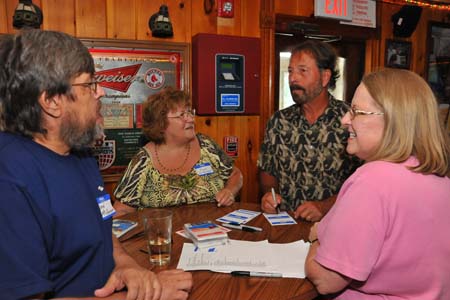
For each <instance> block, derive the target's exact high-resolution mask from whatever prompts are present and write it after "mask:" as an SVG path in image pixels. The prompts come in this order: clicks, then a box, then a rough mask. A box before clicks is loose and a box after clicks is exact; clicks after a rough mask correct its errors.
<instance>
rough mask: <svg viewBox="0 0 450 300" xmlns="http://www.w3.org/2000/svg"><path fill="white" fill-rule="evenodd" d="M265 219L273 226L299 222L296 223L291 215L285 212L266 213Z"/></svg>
mask: <svg viewBox="0 0 450 300" xmlns="http://www.w3.org/2000/svg"><path fill="white" fill-rule="evenodd" d="M264 217H265V218H266V220H267V221H268V222H269V223H270V225H272V226H280V225H293V224H297V221H295V219H294V218H292V217H291V215H290V214H288V213H287V212H285V211H282V212H280V213H279V214H266V213H264Z"/></svg>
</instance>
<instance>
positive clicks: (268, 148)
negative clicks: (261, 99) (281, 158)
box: [256, 117, 277, 177]
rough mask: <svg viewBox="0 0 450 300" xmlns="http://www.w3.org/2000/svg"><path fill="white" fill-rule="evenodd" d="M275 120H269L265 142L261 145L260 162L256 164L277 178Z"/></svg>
mask: <svg viewBox="0 0 450 300" xmlns="http://www.w3.org/2000/svg"><path fill="white" fill-rule="evenodd" d="M274 124H275V122H274V119H273V117H272V118H271V119H270V120H269V122H268V123H267V126H266V131H265V133H264V140H263V143H262V144H261V148H260V150H259V154H258V160H257V162H256V165H257V167H258V168H259V169H260V170H262V171H264V172H267V173H269V174H270V175H272V176H275V177H277V176H276V174H275V169H274V166H275V163H274V160H275V145H274V140H275V138H276V133H275V131H274V130H275V129H274Z"/></svg>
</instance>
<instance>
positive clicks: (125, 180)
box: [114, 149, 150, 207]
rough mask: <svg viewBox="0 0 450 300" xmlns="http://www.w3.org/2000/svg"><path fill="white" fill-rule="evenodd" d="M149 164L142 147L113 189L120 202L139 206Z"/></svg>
mask: <svg viewBox="0 0 450 300" xmlns="http://www.w3.org/2000/svg"><path fill="white" fill-rule="evenodd" d="M149 164H150V158H149V156H148V155H147V154H146V152H145V150H144V149H141V150H140V151H139V152H138V153H136V155H135V156H134V157H133V158H132V159H131V161H130V163H129V164H128V167H127V169H126V170H125V173H124V174H123V176H122V178H121V179H120V181H119V184H118V185H117V187H116V188H115V189H114V196H115V197H116V198H117V199H118V200H119V201H120V202H122V203H124V204H126V205H129V206H132V207H139V206H140V201H141V198H142V193H143V190H144V187H145V182H146V180H147V174H148V165H149Z"/></svg>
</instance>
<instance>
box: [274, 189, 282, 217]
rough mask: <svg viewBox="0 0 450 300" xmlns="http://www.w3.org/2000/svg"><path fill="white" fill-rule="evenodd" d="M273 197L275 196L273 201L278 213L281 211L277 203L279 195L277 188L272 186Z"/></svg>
mask: <svg viewBox="0 0 450 300" xmlns="http://www.w3.org/2000/svg"><path fill="white" fill-rule="evenodd" d="M272 198H273V203H275V208H276V210H277V214H279V213H280V208H279V207H278V203H277V197H276V196H275V189H274V188H272Z"/></svg>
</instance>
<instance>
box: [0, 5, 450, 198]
mask: <svg viewBox="0 0 450 300" xmlns="http://www.w3.org/2000/svg"><path fill="white" fill-rule="evenodd" d="M17 3H18V0H0V33H14V32H15V29H14V28H13V27H12V17H13V14H14V10H15V8H16V6H17ZM33 3H34V4H36V5H38V6H39V7H41V9H42V11H43V14H44V24H43V26H42V28H43V29H49V30H59V31H63V32H66V33H69V34H72V35H75V36H77V37H80V38H108V39H130V40H144V41H151V40H160V41H163V40H165V41H173V42H184V43H190V42H191V38H192V36H194V35H195V34H197V33H215V34H224V35H236V36H249V37H261V39H262V40H261V45H262V54H263V60H262V64H261V66H262V70H261V74H262V77H261V78H262V88H261V99H260V104H261V105H260V107H261V113H260V115H259V116H218V117H214V116H211V117H198V118H197V120H196V126H197V131H199V132H202V133H205V134H207V135H209V136H211V137H212V138H214V139H215V140H216V141H217V142H218V143H219V144H222V143H223V138H224V136H227V135H235V136H238V137H239V156H238V157H237V159H236V164H237V166H238V167H239V168H240V169H241V170H242V172H243V174H244V187H243V190H242V192H241V200H242V201H246V202H258V201H259V199H258V197H257V196H258V184H257V174H256V172H257V170H256V159H257V154H258V151H259V146H260V142H261V140H262V136H263V134H264V131H263V130H264V126H265V123H266V121H267V118H268V117H269V116H270V115H271V114H272V113H273V110H274V106H273V76H274V74H273V71H274V70H273V69H274V57H273V53H274V39H273V33H274V32H273V25H274V21H275V14H276V13H281V14H289V15H297V16H305V17H310V16H312V15H313V13H314V0H259V1H258V0H234V5H235V12H234V18H231V19H225V18H218V17H217V7H214V10H213V12H212V13H211V14H205V12H204V9H203V0H185V1H182V0H164V1H162V0H161V1H155V0H152V1H149V0H64V1H61V0H34V1H33ZM216 3H217V1H216ZM402 3H403V2H402ZM161 4H166V5H167V6H168V7H169V15H170V19H171V22H172V25H173V28H174V37H173V38H169V39H159V38H154V37H152V36H151V31H150V30H149V28H148V19H149V18H150V16H151V15H152V14H154V13H156V12H157V11H158V10H159V7H160V5H161ZM216 5H217V4H216ZM377 5H378V6H379V8H378V11H379V13H378V19H379V22H380V24H381V36H380V39H377V40H369V41H367V46H366V64H365V65H366V71H367V72H368V71H371V70H375V69H377V68H378V67H380V66H383V65H384V46H385V40H386V39H389V38H393V36H392V23H391V16H392V15H393V14H394V13H396V12H397V11H398V10H399V9H400V8H401V5H396V4H387V3H378V4H377ZM448 14H449V13H448V11H439V10H432V9H429V8H424V10H423V13H422V17H421V19H420V22H419V25H418V27H417V29H416V31H415V32H414V34H413V35H412V37H411V38H407V39H404V40H406V41H411V42H412V45H413V47H412V49H413V50H412V59H411V69H412V70H413V71H415V72H417V73H419V74H420V75H424V74H425V69H426V66H425V64H426V43H425V41H426V35H427V28H428V21H430V20H433V21H439V22H449V19H448ZM261 16H262V18H261ZM260 19H261V21H260ZM271 55H272V56H271ZM191 68H195V66H192V65H191Z"/></svg>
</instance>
